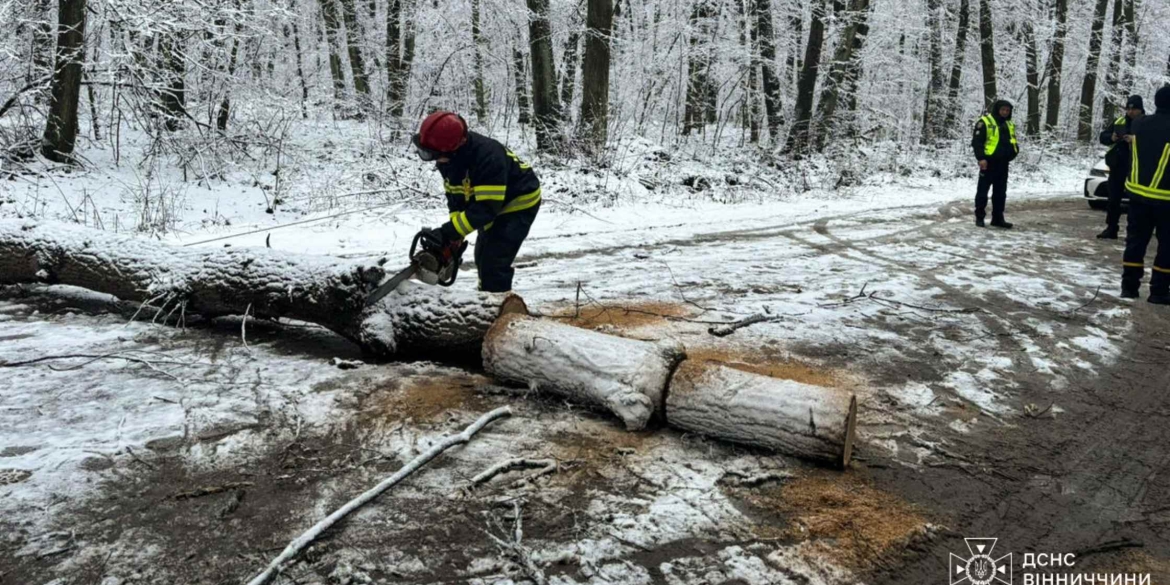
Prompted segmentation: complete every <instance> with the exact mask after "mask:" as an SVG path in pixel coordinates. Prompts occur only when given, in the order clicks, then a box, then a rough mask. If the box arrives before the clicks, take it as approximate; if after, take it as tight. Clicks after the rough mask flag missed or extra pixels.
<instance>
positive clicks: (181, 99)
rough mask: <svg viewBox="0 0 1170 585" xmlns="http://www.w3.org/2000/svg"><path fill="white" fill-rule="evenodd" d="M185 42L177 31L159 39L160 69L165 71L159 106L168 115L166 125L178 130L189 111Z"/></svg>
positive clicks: (159, 95) (168, 127) (168, 128)
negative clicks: (179, 37)
mask: <svg viewBox="0 0 1170 585" xmlns="http://www.w3.org/2000/svg"><path fill="white" fill-rule="evenodd" d="M183 44H184V42H183V41H181V40H180V39H178V37H177V33H167V34H164V35H163V36H161V40H160V41H159V60H160V63H159V66H160V67H159V69H161V71H163V80H164V81H163V90H161V91H159V94H158V98H159V106H160V108H161V110H163V115H164V116H165V117H166V118H165V122H164V126H165V128H166V129H167V130H168V131H171V132H173V131H176V130H178V129H179V126H181V125H183V124H181V122H183V119H184V118H186V112H187V91H186V85H187V83H186V77H187V66H186V60H185V59H184V53H183Z"/></svg>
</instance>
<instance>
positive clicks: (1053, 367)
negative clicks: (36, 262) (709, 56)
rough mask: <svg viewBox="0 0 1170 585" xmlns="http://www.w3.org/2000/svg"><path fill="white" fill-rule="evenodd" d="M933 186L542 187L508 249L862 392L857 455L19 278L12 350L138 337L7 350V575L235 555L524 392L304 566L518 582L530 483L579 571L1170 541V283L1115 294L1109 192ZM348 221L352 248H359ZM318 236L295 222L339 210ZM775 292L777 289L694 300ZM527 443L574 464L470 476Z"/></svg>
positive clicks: (899, 578)
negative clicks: (520, 240) (650, 212)
mask: <svg viewBox="0 0 1170 585" xmlns="http://www.w3.org/2000/svg"><path fill="white" fill-rule="evenodd" d="M939 199H940V201H939V202H936V203H930V204H916V205H908V206H903V207H895V208H888V207H887V208H880V207H878V208H873V207H872V206H870V207H869V208H864V206H858V207H859V208H858V209H855V210H850V209H848V207H849V205H848V204H847V203H842V202H836V203H834V204H833V205H829V206H828V207H829V208H830V209H827V210H821V211H816V212H814V210H813V209H812V208H810V207H808V206H804V207H800V208H798V209H793V210H792V213H790V214H788V215H782V214H781V213H778V212H776V210H775V209H772V210H770V211H769V212H768V213H766V214H762V215H761V214H760V213H757V212H753V210H752V209H750V208H729V210H727V211H724V212H722V213H721V214H719V215H713V216H712V217H711V218H710V220H709V221H707V222H697V221H695V220H694V218H693V217H692V218H690V219H689V220H687V221H685V222H682V223H680V222H676V221H673V220H671V219H669V218H665V219H662V220H661V221H659V222H657V223H654V222H651V223H654V226H655V227H652V228H650V229H634V228H633V227H632V226H629V225H625V226H623V225H620V224H617V223H615V224H604V222H603V223H602V224H594V225H593V227H595V228H596V229H585V231H584V232H582V233H580V234H576V235H568V234H571V233H572V230H571V229H569V227H568V226H569V225H570V224H574V220H577V219H580V217H579V216H558V215H556V214H549V215H548V216H546V219H547V221H548V225H547V226H546V227H545V228H544V229H543V231H537V232H536V233H535V234H534V236H533V239H532V240H531V241H530V242H529V244H528V245H527V247H526V248H525V251H524V254H523V255H522V257H521V258H520V259H519V261H518V262H519V265H520V267H521V268H520V269H519V271H518V275H517V289H518V290H520V291H521V292H522V293H523V294H524V296H525V297H526V299H528V300H529V301H530V304H531V305H532V306H533V308H534V309H536V310H538V311H541V312H543V313H546V314H550V315H552V314H556V315H560V316H565V315H578V317H577V319H576V322H577V323H579V324H581V325H582V326H590V327H595V328H598V329H602V330H606V331H611V332H615V333H620V334H623V335H628V336H633V337H639V338H646V339H650V338H662V337H667V336H670V337H674V338H676V339H678V340H680V341H682V342H683V343H684V344H686V345H687V347H688V350H690V351H691V352H692V353H693V354H696V355H710V356H713V357H716V358H718V359H722V360H725V361H737V362H742V363H745V364H749V365H751V366H753V367H757V368H766V369H768V371H769V372H770V373H772V374H773V375H776V376H781V377H791V378H794V379H799V380H801V381H805V382H809V383H814V384H820V385H826V386H842V387H846V388H849V389H851V390H853V391H855V392H857V393H858V395H859V397H860V398H861V403H862V410H861V418H862V423H863V424H862V426H861V428H860V429H859V433H860V436H861V439H862V441H863V443H864V445H863V447H862V448H861V449H860V453H859V455H860V457H861V460H860V461H859V462H858V464H857V465H856V467H855V468H854V469H852V470H850V471H849V472H847V473H845V474H838V473H835V472H832V471H828V470H821V469H816V468H810V467H807V466H805V465H803V464H802V463H800V462H798V461H795V460H790V459H787V458H784V457H775V456H770V455H768V454H765V453H760V452H756V451H753V450H748V449H741V448H737V447H733V446H729V445H723V444H718V443H712V442H707V441H703V440H700V439H698V438H696V437H691V436H685V435H679V434H677V433H673V432H670V431H668V430H658V431H655V432H651V433H640V434H627V433H624V432H622V431H620V429H619V427H618V425H617V424H616V423H615V421H613V420H610V419H607V418H605V417H603V416H601V415H595V414H592V413H584V412H579V411H576V410H575V409H573V408H572V406H571V405H566V404H563V403H560V402H557V401H554V400H548V399H541V398H538V397H530V398H529V399H526V400H517V399H516V398H515V397H514V396H513V395H511V394H509V393H507V392H506V391H504V390H503V389H500V388H498V387H496V386H493V385H492V384H490V383H489V381H488V380H486V379H484V378H483V377H482V376H480V375H478V374H476V373H474V372H464V371H461V370H458V369H455V368H451V367H444V366H436V365H431V364H386V365H377V366H367V367H363V368H360V369H358V370H353V371H343V370H339V369H337V368H335V367H332V366H330V365H329V364H328V362H327V360H328V358H330V357H334V356H338V357H343V358H354V357H357V356H355V355H354V350H353V349H352V348H348V347H346V346H345V345H344V344H343V343H339V342H338V341H336V340H335V339H333V338H331V337H329V336H327V335H323V334H321V333H319V332H318V331H316V330H313V329H304V328H284V327H262V326H256V327H255V328H252V326H249V327H250V328H249V331H248V342H249V346H248V347H244V346H243V345H242V344H241V343H240V324H239V322H238V321H232V320H222V321H221V322H220V323H218V324H216V325H214V326H208V327H202V328H199V329H194V330H189V331H186V332H183V331H177V330H173V329H168V328H163V327H158V326H151V325H149V324H142V323H139V324H132V325H126V323H125V319H124V318H122V317H117V316H110V315H100V314H96V315H91V314H88V311H86V310H85V307H84V306H81V305H82V303H81V302H79V301H76V300H73V301H61V300H54V299H51V298H46V297H43V296H37V295H34V296H33V297H30V298H25V299H13V298H9V299H8V300H5V301H0V314H2V315H3V317H2V318H3V325H4V329H3V333H2V338H3V339H4V345H3V347H2V348H0V360H5V361H9V362H11V361H18V360H26V359H32V358H34V357H40V356H43V355H45V354H46V353H48V354H88V355H106V356H108V355H110V354H116V355H117V356H119V357H118V358H115V359H101V360H98V361H96V362H91V363H85V360H81V361H78V360H73V361H69V360H63V361H61V362H60V363H56V364H54V366H55V369H49V368H48V367H46V366H47V364H39V365H37V366H36V367H32V366H30V367H22V368H11V369H0V468H5V469H7V470H9V471H8V474H9V475H6V476H5V477H9V478H10V479H8V480H6V481H0V496H2V497H0V513H2V514H3V518H4V520H3V522H4V523H5V524H6V528H7V530H6V534H7V535H6V537H5V539H4V540H2V541H0V582H3V583H8V582H9V581H10V580H11V582H13V583H49V582H51V581H53V579H55V578H60V579H62V581H61V582H86V583H88V582H93V583H111V584H112V583H120V584H121V583H126V584H128V583H171V582H184V583H188V582H189V583H218V582H236V581H242V580H244V578H245V577H247V576H249V573H251V572H255V570H256V569H258V568H259V567H261V566H262V565H263V564H264V562H265V561H266V559H267V558H269V557H271V556H272V555H273V554H274V552H275V551H278V550H279V549H280V548H282V547H283V545H284V544H285V543H286V542H287V540H288V539H289V538H291V537H292V536H293V535H295V534H296V533H299V532H300V531H301V530H303V529H304V528H305V527H307V526H308V525H310V524H312V523H313V521H315V519H316V518H318V517H319V516H321V515H323V514H324V513H326V512H327V511H328V510H329V509H330V508H331V507H333V506H336V505H337V504H339V503H340V502H343V501H345V500H346V499H348V497H350V496H352V495H353V494H355V493H357V492H359V491H361V490H362V489H364V488H365V487H368V486H369V485H372V483H374V482H375V481H376V480H377V479H378V478H379V477H382V476H384V475H387V474H388V473H389V472H390V471H391V470H393V469H395V468H396V467H397V466H398V465H399V464H400V463H401V462H402V461H404V460H406V459H409V458H410V457H411V456H412V455H413V454H414V453H417V452H418V451H419V450H421V449H425V447H426V444H427V441H429V440H431V438H433V437H435V436H437V435H440V434H443V433H446V432H451V431H452V430H456V429H459V428H461V427H462V426H464V425H465V424H466V423H467V422H469V421H470V420H471V419H473V418H475V417H476V416H477V415H478V414H479V413H482V412H484V411H486V410H487V409H489V408H491V407H494V406H496V405H498V404H503V403H513V404H515V405H516V406H517V408H518V413H517V416H516V417H515V418H513V419H510V420H507V421H503V422H501V423H499V424H497V425H496V426H493V427H492V428H490V429H488V430H487V431H485V432H484V433H483V435H482V436H481V437H480V438H477V439H476V440H475V441H473V442H472V443H471V444H470V445H468V446H467V447H466V448H464V449H461V450H459V451H457V452H454V453H453V454H451V455H450V456H449V457H447V458H446V459H444V460H442V461H440V462H437V463H436V464H434V465H433V466H432V467H431V468H429V469H427V470H425V471H424V473H422V474H420V475H419V476H417V477H416V478H415V479H414V480H413V481H412V482H410V483H409V485H404V486H403V487H402V489H400V490H396V491H394V492H391V493H389V494H387V495H386V496H385V497H384V498H382V499H381V500H379V501H378V502H377V503H375V504H374V505H372V506H371V507H370V508H368V509H367V510H365V511H363V512H362V513H359V514H358V515H357V516H355V517H354V518H352V519H351V520H349V521H347V522H346V524H345V526H344V527H342V528H341V529H340V530H338V531H336V532H335V534H334V535H333V536H332V537H330V538H327V539H326V540H325V541H324V542H322V543H321V544H319V545H317V546H316V547H314V549H313V550H312V551H310V553H309V554H307V555H306V560H305V562H303V563H300V564H298V565H296V566H295V567H294V570H293V571H292V576H293V577H294V578H295V579H296V580H297V581H298V582H322V583H351V582H354V583H360V582H367V581H366V580H367V579H369V580H373V581H376V582H410V583H439V582H444V583H452V582H466V581H469V580H471V581H473V582H482V583H497V582H500V583H506V582H509V581H508V580H507V579H508V578H511V579H514V580H517V581H522V580H523V579H524V577H523V575H522V574H518V573H516V572H515V571H516V566H517V564H516V561H517V560H518V559H516V558H513V557H510V556H509V555H510V554H512V553H509V552H507V551H502V550H498V549H497V547H496V546H495V545H493V544H492V541H491V539H489V538H488V537H487V536H486V535H485V534H484V533H483V531H488V532H492V533H493V534H497V535H503V534H504V533H505V532H506V531H508V530H510V529H511V527H512V523H513V522H514V520H515V519H514V517H513V515H514V511H515V509H516V508H515V507H514V506H515V503H516V502H520V503H521V509H522V514H523V524H524V538H525V540H524V547H525V548H524V550H525V551H527V553H526V554H528V555H529V556H530V558H531V560H533V561H534V562H535V563H536V565H537V566H539V567H542V570H543V571H544V573H545V576H546V577H547V578H548V580H549V582H551V583H558V584H568V583H631V584H632V583H669V584H671V585H675V584H691V583H695V584H698V583H711V582H743V583H753V584H755V583H760V584H765V583H779V584H784V583H816V584H830V583H831V584H838V583H840V584H844V583H856V582H869V583H909V582H914V583H917V582H932V581H933V580H938V579H940V578H941V575H942V573H941V572H939V571H940V567H941V568H942V570H943V571H945V563H946V556H947V552H948V551H961V550H962V549H961V546H962V541H961V539H960V537H961V536H962V535H966V536H998V537H1000V538H1001V539H1003V540H1004V541H1005V546H1008V547H1009V548H1011V549H1013V550H1017V551H1020V552H1023V551H1025V550H1037V549H1043V550H1050V549H1051V550H1052V552H1061V551H1073V550H1080V549H1083V548H1087V547H1091V546H1093V545H1096V544H1099V543H1100V542H1104V541H1107V540H1110V539H1117V538H1132V539H1135V540H1139V541H1142V542H1143V543H1144V544H1145V548H1144V549H1142V550H1141V551H1140V552H1139V553H1134V552H1132V551H1122V552H1120V553H1111V554H1101V555H1094V556H1091V557H1089V556H1086V558H1085V560H1084V568H1085V571H1088V570H1089V569H1091V568H1098V569H1100V570H1101V571H1102V572H1104V571H1106V570H1117V571H1122V570H1127V571H1138V570H1142V569H1143V568H1145V567H1152V568H1145V569H1144V570H1146V571H1156V570H1159V568H1160V570H1165V569H1166V567H1167V565H1166V560H1165V559H1167V558H1170V550H1168V548H1167V547H1168V545H1167V543H1168V542H1170V538H1167V534H1166V526H1167V517H1166V513H1165V510H1166V509H1167V508H1168V507H1170V502H1168V501H1167V498H1168V497H1170V496H1168V495H1167V494H1170V488H1168V486H1167V481H1170V479H1168V478H1170V476H1168V475H1167V474H1166V473H1159V472H1160V471H1164V470H1165V468H1166V465H1167V463H1168V461H1167V459H1166V456H1165V455H1164V445H1165V444H1166V441H1167V439H1168V438H1170V436H1168V434H1167V431H1166V430H1165V429H1166V428H1167V426H1166V425H1165V424H1159V423H1156V422H1155V423H1151V421H1159V420H1160V419H1164V418H1165V417H1167V416H1170V410H1168V405H1167V402H1166V400H1167V399H1166V398H1165V396H1166V394H1165V392H1164V390H1165V389H1166V388H1168V387H1170V373H1168V372H1170V370H1167V369H1166V368H1165V366H1164V364H1166V363H1167V362H1168V361H1170V359H1168V356H1170V354H1168V353H1167V351H1170V347H1168V346H1167V343H1168V342H1167V335H1166V331H1168V330H1170V315H1167V314H1166V312H1165V311H1158V310H1155V308H1153V307H1150V306H1148V305H1147V304H1146V303H1144V302H1140V303H1136V304H1135V303H1132V302H1128V301H1121V300H1120V299H1118V298H1117V294H1116V293H1117V290H1116V284H1117V283H1116V280H1117V274H1118V269H1117V262H1118V256H1119V245H1118V244H1117V243H1116V242H1100V241H1097V240H1095V239H1091V235H1092V233H1094V232H1095V228H1097V227H1098V226H1097V223H1098V222H1099V221H1100V216H1099V215H1098V214H1096V213H1095V212H1091V211H1089V210H1087V209H1085V208H1084V204H1083V202H1080V201H1077V200H1075V198H1072V197H1069V196H1067V195H1058V194H1050V195H1040V196H1033V197H1030V198H1028V199H1026V200H1023V201H1016V202H1013V204H1012V207H1011V219H1012V220H1013V221H1016V222H1017V225H1018V228H1019V229H1017V230H1013V231H1010V232H1002V231H992V230H977V229H975V228H974V227H973V226H972V225H971V222H970V219H969V217H968V215H967V212H966V210H965V201H951V200H950V199H948V198H945V197H942V198H939ZM577 223H589V222H588V220H586V221H584V222H577ZM558 232H560V233H558ZM355 233H357V234H358V237H357V238H350V239H348V240H346V241H347V242H348V243H347V244H346V246H345V248H346V249H345V250H341V249H337V250H335V251H336V252H338V253H347V252H349V251H352V250H353V249H354V248H356V249H358V250H362V249H364V248H366V244H363V243H362V242H366V241H367V240H362V238H368V237H370V236H366V235H364V234H365V233H364V232H360V231H359V232H355ZM313 234H315V235H316V236H317V239H316V240H314V239H313V238H303V239H302V240H301V241H300V243H299V244H298V245H304V246H311V245H312V244H313V243H314V242H316V243H320V241H321V240H322V238H324V237H325V236H326V235H329V234H328V233H322V232H313ZM288 239H290V238H288V237H282V238H281V240H282V241H283V240H288ZM355 239H357V240H361V241H355ZM473 281H474V279H473V278H465V279H461V281H460V285H461V286H471V285H472V284H473ZM457 286H459V285H457ZM755 313H767V314H769V315H772V316H776V317H778V320H777V321H774V322H770V323H761V324H758V325H754V326H752V327H750V328H745V329H743V330H740V331H739V332H737V333H735V334H734V335H733V336H731V337H728V338H726V339H716V338H714V337H712V336H710V335H709V334H708V333H707V332H706V329H707V327H708V326H709V325H710V323H711V322H722V321H727V320H736V319H740V318H743V317H745V316H748V315H751V314H755ZM122 358H134V359H129V360H128V359H122ZM135 359H136V360H137V361H135ZM1158 389H1161V390H1162V392H1158V391H1157V390H1158ZM507 457H554V458H556V459H558V460H559V461H560V462H561V469H560V470H559V471H558V472H557V473H556V474H554V475H553V476H551V477H548V478H544V479H540V480H536V481H534V482H530V483H522V484H518V485H513V484H512V482H513V480H515V479H516V478H518V477H520V476H519V475H518V474H517V475H515V476H510V477H508V478H505V479H504V480H502V481H499V482H496V484H495V485H490V486H487V487H485V488H481V489H480V490H478V491H476V492H473V493H466V492H464V491H461V490H460V488H461V487H464V486H465V485H466V482H467V480H468V478H470V477H471V476H473V475H475V474H476V473H478V472H479V471H482V470H483V469H484V468H486V467H488V466H489V465H491V464H493V463H495V462H498V461H500V460H502V459H505V458H507ZM4 483H8V485H2V484H4ZM217 486H218V487H221V488H223V487H224V486H229V487H226V488H224V489H222V490H221V491H218V492H215V493H212V494H208V495H205V496H198V497H191V496H189V495H186V496H184V494H190V493H191V491H192V490H194V489H197V488H199V487H217ZM231 486H234V487H231ZM976 533H978V534H976ZM513 552H514V551H513ZM1158 575H1159V574H1158V573H1155V580H1154V582H1155V583H1157V582H1159V581H1158ZM111 579H113V580H111ZM736 580H738V581H736ZM290 582H291V581H290Z"/></svg>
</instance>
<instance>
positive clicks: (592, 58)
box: [578, 0, 613, 153]
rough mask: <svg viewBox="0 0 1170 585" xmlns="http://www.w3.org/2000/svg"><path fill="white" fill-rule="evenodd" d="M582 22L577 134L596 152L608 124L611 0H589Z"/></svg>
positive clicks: (603, 139) (605, 133)
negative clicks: (582, 51) (583, 58)
mask: <svg viewBox="0 0 1170 585" xmlns="http://www.w3.org/2000/svg"><path fill="white" fill-rule="evenodd" d="M585 24H586V36H585V60H584V62H583V63H582V65H581V119H580V125H579V127H578V137H579V138H580V140H581V143H582V144H583V145H584V146H585V147H586V148H587V149H589V150H591V151H592V152H594V153H600V152H601V150H602V149H603V148H604V147H605V140H606V137H607V127H608V124H609V58H610V46H609V36H610V33H611V32H612V29H613V1H612V0H589V2H588V13H587V15H586V18H585Z"/></svg>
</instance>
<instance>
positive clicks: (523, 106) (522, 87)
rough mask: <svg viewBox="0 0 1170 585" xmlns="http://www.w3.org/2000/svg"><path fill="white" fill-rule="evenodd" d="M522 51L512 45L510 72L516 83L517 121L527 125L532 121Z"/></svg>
mask: <svg viewBox="0 0 1170 585" xmlns="http://www.w3.org/2000/svg"><path fill="white" fill-rule="evenodd" d="M524 69H525V68H524V53H522V52H520V49H518V48H516V47H512V74H513V77H514V78H515V83H516V109H517V110H518V111H519V115H518V119H517V122H518V123H519V124H520V125H521V126H527V125H528V124H529V123H530V122H532V118H531V117H530V114H529V111H528V109H529V106H528V82H527V81H525V77H524Z"/></svg>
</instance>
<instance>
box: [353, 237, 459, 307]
mask: <svg viewBox="0 0 1170 585" xmlns="http://www.w3.org/2000/svg"><path fill="white" fill-rule="evenodd" d="M421 238H422V233H421V232H420V233H419V234H417V235H415V236H414V241H412V242H411V243H410V256H409V258H410V265H409V266H407V267H406V268H403V269H402V270H400V271H398V273H397V274H395V275H394V276H391V277H390V278H389V279H387V280H385V281H383V282H382V284H379V285H378V288H376V289H374V292H372V293H370V295H369V296H367V297H366V306H367V307H369V306H372V305H374V304H375V303H377V302H378V301H380V300H382V298H383V297H385V296H386V295H388V294H390V293H391V292H392V291H394V289H396V288H398V286H399V285H401V284H402V283H403V282H406V280H407V279H409V278H410V277H412V276H413V277H415V278H416V279H418V280H419V281H420V282H423V283H426V284H430V285H436V284H437V285H439V286H451V285H452V284H455V277H456V276H458V274H459V266H460V265H461V264H463V252H464V251H465V250H467V241H466V240H459V241H457V242H451V243H450V244H447V245H446V246H444V247H443V248H441V249H439V250H427V249H423V250H419V249H418V243H419V240H420V239H421Z"/></svg>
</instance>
